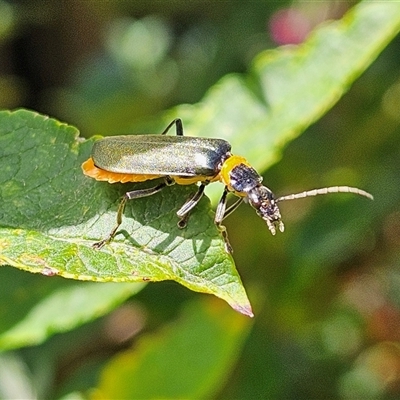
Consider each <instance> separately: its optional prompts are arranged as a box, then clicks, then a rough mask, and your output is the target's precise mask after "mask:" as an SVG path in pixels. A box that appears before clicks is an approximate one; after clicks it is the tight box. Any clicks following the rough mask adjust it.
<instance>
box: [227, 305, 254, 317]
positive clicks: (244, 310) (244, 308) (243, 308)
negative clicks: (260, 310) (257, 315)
mask: <svg viewBox="0 0 400 400" xmlns="http://www.w3.org/2000/svg"><path fill="white" fill-rule="evenodd" d="M231 307H232V308H233V309H234V310H235V311H238V312H240V313H241V314H244V315H247V316H248V317H250V318H253V317H254V314H253V310H252V308H251V305H250V303H248V304H245V305H241V304H231Z"/></svg>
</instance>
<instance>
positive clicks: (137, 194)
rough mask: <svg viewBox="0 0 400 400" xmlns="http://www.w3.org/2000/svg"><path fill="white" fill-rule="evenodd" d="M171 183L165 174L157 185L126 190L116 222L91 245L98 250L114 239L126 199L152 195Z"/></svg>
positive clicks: (172, 182)
mask: <svg viewBox="0 0 400 400" xmlns="http://www.w3.org/2000/svg"><path fill="white" fill-rule="evenodd" d="M173 184H174V181H173V180H172V179H171V178H170V177H169V176H167V177H165V179H164V182H162V183H160V184H159V185H157V186H154V187H152V188H148V189H138V190H132V191H130V192H126V193H125V195H124V197H123V198H122V200H121V202H120V203H119V206H118V211H117V223H116V224H115V226H114V228H113V229H112V230H111V232H110V234H109V235H108V236H107V237H106V238H105V239H103V240H100V241H99V242H96V243H94V244H93V247H94V248H95V249H97V250H99V249H101V248H102V247H103V246H104V245H105V244H107V243H110V242H111V241H112V240H113V239H114V237H115V235H116V234H117V231H118V228H119V227H120V225H121V223H122V216H123V215H124V210H125V205H126V202H127V201H128V200H133V199H140V198H141V197H147V196H152V195H153V194H156V193H158V192H159V191H160V190H162V189H164V188H165V187H166V186H171V185H173Z"/></svg>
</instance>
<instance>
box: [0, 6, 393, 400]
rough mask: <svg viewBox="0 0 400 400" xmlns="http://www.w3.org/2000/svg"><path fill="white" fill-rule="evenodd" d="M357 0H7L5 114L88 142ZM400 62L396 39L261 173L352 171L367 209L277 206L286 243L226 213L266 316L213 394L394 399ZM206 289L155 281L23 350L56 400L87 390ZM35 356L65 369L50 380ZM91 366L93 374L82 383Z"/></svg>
mask: <svg viewBox="0 0 400 400" xmlns="http://www.w3.org/2000/svg"><path fill="white" fill-rule="evenodd" d="M354 4H356V2H355V1H324V2H303V1H299V2H296V1H280V2H273V1H252V2H239V1H224V2H209V1H200V0H192V1H190V2H188V1H186V0H175V1H171V2H162V1H151V0H150V1H126V0H121V1H118V0H114V1H101V2H97V1H89V0H86V1H83V0H64V1H62V2H50V1H47V0H34V1H22V0H21V1H8V2H6V1H4V0H0V108H2V109H14V108H17V107H26V108H30V109H32V110H35V111H38V112H41V113H44V114H48V115H50V116H52V117H55V118H57V119H60V120H61V121H65V122H67V123H69V124H72V125H75V126H76V127H77V128H78V129H79V130H80V131H81V135H82V136H85V137H90V136H91V135H94V134H101V135H109V134H117V133H119V134H122V133H129V132H133V131H134V129H135V126H138V125H140V123H141V122H142V121H143V120H149V119H153V120H156V119H157V118H158V117H159V116H160V115H161V113H162V112H163V111H165V110H166V109H168V108H171V107H173V106H175V105H178V104H181V103H195V102H198V101H200V100H201V98H202V97H203V96H204V94H205V92H206V91H207V90H208V89H209V88H210V87H211V86H212V85H213V84H215V83H216V82H217V81H218V80H219V79H220V78H221V77H222V76H224V75H226V74H228V73H231V72H243V73H244V72H246V71H247V70H248V69H249V67H250V65H251V62H252V59H253V57H254V56H255V55H256V54H258V53H259V52H260V51H262V50H265V49H271V48H274V47H277V46H281V45H285V44H298V43H301V42H302V41H303V40H304V39H305V38H306V37H307V35H308V33H309V32H310V31H311V30H312V29H313V28H314V27H315V26H316V25H318V24H320V23H321V22H323V21H325V20H327V19H336V18H340V17H341V16H342V15H343V14H344V13H345V12H346V11H347V10H348V9H349V8H350V7H351V6H353V5H354ZM399 65H400V40H399V39H398V38H397V39H395V40H394V41H393V42H392V43H391V44H390V45H389V46H388V47H387V49H386V50H385V51H384V52H383V53H382V54H381V55H380V56H379V58H378V59H377V61H376V62H375V63H374V64H373V65H372V66H371V67H370V68H369V69H368V71H367V72H366V73H365V74H364V75H363V76H362V77H361V78H360V79H359V80H357V81H356V83H355V84H354V85H353V87H352V88H351V89H350V90H349V92H348V93H347V94H346V95H345V96H344V97H343V98H342V99H341V100H340V102H339V103H338V104H337V105H336V106H335V107H334V108H333V109H332V110H330V111H329V112H328V113H327V114H326V115H325V116H324V117H323V118H322V119H321V120H320V121H319V122H318V123H316V124H315V125H313V126H312V127H310V128H309V129H308V130H307V131H306V132H305V133H304V134H303V135H302V136H300V137H299V138H298V139H296V140H295V141H293V142H292V143H291V144H290V145H288V146H287V148H286V149H285V151H284V153H283V157H282V160H281V161H280V162H279V163H277V164H276V165H274V166H273V167H272V168H271V169H270V170H268V171H267V172H266V173H265V176H264V179H265V183H266V184H267V185H268V186H269V187H270V188H272V190H273V191H274V192H275V193H276V194H277V195H280V194H287V193H292V192H297V191H302V190H305V189H312V188H314V187H319V186H321V182H322V180H321V176H324V177H325V178H324V181H326V177H327V176H328V177H329V181H331V182H332V184H334V183H335V182H338V181H339V182H341V180H340V177H341V176H342V175H343V174H345V175H346V174H347V175H348V174H350V173H354V171H357V172H356V173H357V174H359V175H360V176H362V180H361V181H362V182H364V184H365V186H364V187H363V188H364V189H366V190H369V191H372V192H373V194H374V195H375V197H376V200H375V202H374V203H373V205H372V206H371V204H370V203H369V202H367V201H365V202H362V201H356V202H354V203H353V202H347V201H343V200H342V199H341V196H337V197H336V196H333V197H332V198H331V197H329V196H328V197H329V198H318V199H306V200H301V201H300V200H299V201H297V202H294V203H287V204H283V205H282V207H281V209H282V214H283V218H284V221H285V225H286V228H287V229H286V232H285V234H282V235H278V236H277V237H271V235H270V234H269V232H268V230H267V229H264V230H263V229H262V228H261V227H262V225H261V224H260V222H259V220H258V217H257V216H256V215H255V213H254V212H253V211H252V210H251V209H249V208H248V207H241V208H240V209H239V210H238V211H237V212H235V214H233V215H232V216H231V217H230V218H229V219H228V220H227V222H226V225H227V228H228V231H229V235H230V241H231V243H232V246H233V248H234V249H235V260H236V264H237V268H238V270H239V271H240V273H241V276H242V279H243V281H244V285H245V287H246V288H247V289H248V291H249V296H250V299H251V301H252V302H253V303H254V304H255V314H256V317H255V320H254V326H253V328H252V330H251V333H250V336H249V337H248V339H247V341H246V343H245V344H244V348H243V351H242V352H241V354H240V356H239V360H238V362H237V364H236V365H235V367H234V373H233V375H229V376H227V377H226V382H225V383H222V384H221V388H220V392H219V393H218V394H217V395H216V397H218V398H249V399H250V398H251V399H254V398H271V399H275V398H276V399H289V398H293V399H294V398H295V399H303V398H304V399H310V398H313V399H314V398H315V399H323V398H349V399H352V398H355V399H357V398H360V399H361V398H388V399H392V398H393V399H395V398H399V396H400V346H399V340H400V263H399V261H400V260H399V256H400V251H399V246H400V207H399V200H400V174H399V160H400V135H399V133H400V125H399V120H400V113H399V104H400V68H399ZM360 227H361V228H362V229H360ZM360 232H361V234H360ZM355 233H356V234H355ZM42 279H46V278H44V277H43V278H42ZM0 286H1V283H0ZM196 296H201V295H199V294H195V293H190V292H189V291H188V290H186V289H184V288H183V287H181V286H179V285H175V284H171V283H159V284H152V285H148V286H147V287H146V289H144V290H143V291H142V292H141V293H140V294H139V295H138V296H136V297H135V298H133V299H132V300H131V301H129V302H128V303H127V304H125V305H124V306H123V307H122V308H120V309H119V310H116V311H115V312H114V313H113V314H112V315H110V316H107V317H105V318H102V319H100V320H98V321H96V322H94V323H91V324H87V325H85V326H83V327H82V328H80V329H78V330H76V331H74V332H72V333H68V334H63V335H57V336H55V337H54V338H52V339H51V340H50V341H48V342H46V343H45V344H44V345H42V346H37V347H35V348H30V349H24V350H22V351H21V352H20V355H21V357H22V359H23V360H25V361H26V366H27V367H26V368H28V369H30V370H31V374H32V375H34V376H36V378H37V380H38V381H40V382H41V384H42V385H43V387H45V389H43V388H42V393H47V396H49V397H51V396H55V394H59V393H63V392H67V391H68V389H67V388H69V389H70V388H71V387H74V388H76V387H79V386H81V387H82V388H85V387H86V386H85V379H86V378H87V376H88V375H90V374H91V375H95V370H96V361H95V360H98V359H102V358H103V359H104V358H106V357H109V356H110V355H112V354H114V352H116V351H118V350H119V349H121V348H124V347H125V346H128V345H129V344H130V343H132V342H133V341H134V340H135V338H136V336H137V335H140V334H141V332H143V331H151V330H157V329H159V327H160V326H162V325H163V324H164V323H166V322H167V321H170V320H172V319H173V318H174V317H176V315H177V313H178V311H179V308H180V307H181V304H182V303H184V302H185V301H186V300H187V299H190V298H192V297H196ZM120 321H123V323H122V322H120ZM119 324H121V329H120V330H119V331H118V332H115V326H118V325H119ZM110 326H112V327H114V328H113V330H110V329H109V328H110ZM123 327H125V328H126V330H124V329H122V328H123ZM113 335H114V336H113ZM115 335H116V336H115ZM88 337H89V338H90V345H88ZM111 337H112V338H114V337H117V339H115V340H114V339H111ZM104 343H107V346H105V344H104ZM33 360H35V361H33ZM38 360H42V362H43V363H44V364H46V362H47V363H48V364H47V365H48V368H51V369H53V372H54V371H55V372H54V373H53V374H52V378H51V379H50V378H49V377H48V376H47V375H46V373H45V368H43V363H42V368H41V369H40V368H39V370H38V369H37V368H38V365H39V361H38ZM49 360H51V361H49ZM82 365H91V366H92V367H87V369H86V373H87V375H85V373H82V374H81V375H80V378H79V379H78V378H77V371H81V370H80V369H81V368H82ZM87 371H90V373H89V372H87ZM44 376H46V377H47V378H46V379H45V378H44ZM40 377H41V378H40ZM39 378H40V379H41V380H40V379H39ZM87 381H90V379H89V378H87Z"/></svg>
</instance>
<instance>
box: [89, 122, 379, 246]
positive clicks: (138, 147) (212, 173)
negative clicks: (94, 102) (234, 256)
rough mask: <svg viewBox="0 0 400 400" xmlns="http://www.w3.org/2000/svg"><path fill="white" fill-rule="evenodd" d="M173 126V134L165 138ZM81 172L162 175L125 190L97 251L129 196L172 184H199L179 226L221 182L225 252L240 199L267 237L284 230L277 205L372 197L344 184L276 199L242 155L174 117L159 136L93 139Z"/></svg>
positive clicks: (130, 178)
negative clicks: (188, 130)
mask: <svg viewBox="0 0 400 400" xmlns="http://www.w3.org/2000/svg"><path fill="white" fill-rule="evenodd" d="M173 125H175V129H176V135H175V136H166V134H167V132H168V131H169V130H170V128H171V127H172V126H173ZM82 170H83V173H84V174H85V175H87V176H89V177H91V178H94V179H96V180H98V181H107V182H109V183H116V182H122V183H126V182H143V181H147V180H152V179H157V178H162V179H163V181H162V182H161V183H158V184H157V185H155V186H153V187H150V188H147V189H137V190H132V191H129V192H126V193H125V195H124V197H123V198H122V200H121V202H120V204H119V206H118V211H117V222H116V225H115V226H114V227H113V229H112V230H111V232H110V234H109V235H108V236H107V238H105V239H104V240H101V241H99V242H97V243H95V244H94V245H93V247H95V248H97V249H100V248H102V247H103V246H104V245H105V244H106V243H109V242H110V241H111V240H112V239H113V238H114V236H115V235H116V233H117V230H118V228H119V226H120V225H121V223H122V216H123V213H124V209H125V204H126V202H127V201H128V200H132V199H138V198H141V197H146V196H151V195H153V194H156V193H158V192H159V191H160V190H162V189H163V188H165V187H166V186H171V185H173V184H175V183H176V184H178V185H191V184H198V188H197V191H196V192H195V193H194V194H193V195H192V196H191V197H189V199H187V201H186V202H185V203H184V204H183V205H182V207H181V208H180V209H179V210H178V211H177V216H178V218H179V222H178V226H179V227H180V228H184V227H185V226H186V225H187V221H188V217H189V213H190V211H191V210H192V209H193V208H194V207H195V206H196V205H197V204H198V203H199V201H200V199H201V198H202V196H203V194H204V189H205V187H206V186H207V185H208V184H209V183H212V182H215V181H220V182H222V183H223V184H224V186H225V188H224V190H223V193H222V196H221V199H220V201H219V203H218V206H217V209H216V212H215V219H214V221H215V224H216V226H217V227H218V229H219V231H220V232H221V234H222V236H223V238H224V240H225V244H226V246H225V247H226V250H227V252H229V253H231V252H232V247H231V245H230V244H229V241H228V235H227V232H226V228H225V227H224V226H223V225H222V221H223V220H224V219H225V218H226V217H227V216H228V215H230V214H231V213H232V212H233V211H235V210H236V209H237V208H238V206H239V205H240V204H241V203H242V202H243V201H245V202H248V203H249V204H250V205H251V206H252V207H253V208H254V209H255V211H256V213H257V215H259V216H260V217H261V218H262V219H263V220H264V221H265V222H266V224H267V226H268V229H269V230H270V232H271V233H272V235H275V234H276V231H277V230H279V231H280V232H283V231H284V224H283V222H282V218H281V213H280V210H279V207H278V203H279V202H282V201H284V200H293V199H299V198H303V197H308V196H316V195H321V194H328V193H354V194H357V195H361V196H364V197H367V198H369V199H373V196H372V195H371V194H370V193H368V192H366V191H364V190H361V189H358V188H354V187H349V186H332V187H325V188H320V189H314V190H308V191H305V192H301V193H296V194H290V195H287V196H282V197H278V198H275V196H274V194H273V193H272V191H271V190H270V189H269V188H268V187H266V186H263V185H262V177H261V176H260V175H259V174H258V173H257V171H256V170H255V169H254V168H253V167H252V166H251V165H250V164H249V162H248V161H247V160H246V159H245V158H244V157H241V156H236V155H233V154H232V153H231V145H230V144H229V143H228V142H227V141H226V140H223V139H210V138H198V137H190V136H184V134H183V126H182V121H181V119H179V118H177V119H174V120H173V121H172V122H171V123H170V124H169V125H168V126H167V128H166V129H165V130H164V131H163V132H162V133H161V135H125V136H110V137H105V138H103V139H100V140H98V141H96V142H95V143H94V145H93V148H92V154H91V157H90V158H89V159H88V160H87V161H85V162H84V163H83V164H82ZM229 193H233V194H234V195H236V196H237V197H238V199H237V200H236V201H235V202H234V203H233V204H231V205H230V206H229V207H227V197H228V194H229Z"/></svg>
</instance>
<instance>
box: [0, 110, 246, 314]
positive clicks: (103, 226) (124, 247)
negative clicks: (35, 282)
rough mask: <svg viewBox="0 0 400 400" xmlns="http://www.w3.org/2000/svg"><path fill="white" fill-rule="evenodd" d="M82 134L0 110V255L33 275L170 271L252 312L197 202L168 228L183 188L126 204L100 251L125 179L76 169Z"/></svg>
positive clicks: (88, 276) (142, 275)
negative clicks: (113, 180)
mask: <svg viewBox="0 0 400 400" xmlns="http://www.w3.org/2000/svg"><path fill="white" fill-rule="evenodd" d="M92 143H93V142H92V140H89V141H84V142H82V141H79V140H78V131H77V130H76V129H75V128H73V127H71V126H68V125H66V124H61V123H60V122H58V121H56V120H54V119H50V118H47V117H44V116H41V115H39V114H37V113H33V112H29V111H26V110H19V111H15V112H1V113H0V168H1V170H2V171H3V173H2V175H1V177H0V198H1V203H0V221H1V228H0V263H1V264H9V265H11V266H14V267H17V268H20V269H23V270H26V271H30V272H34V273H42V274H43V275H48V276H54V275H59V276H63V277H65V278H72V279H79V280H91V281H98V282H106V281H112V282H144V281H146V282H147V281H162V280H175V281H177V282H179V283H181V284H183V285H185V286H187V287H188V288H190V289H192V290H196V291H199V292H205V293H212V294H214V295H216V296H218V297H221V298H222V299H224V300H226V301H227V302H228V303H229V304H230V305H231V306H232V307H233V308H235V309H236V310H238V311H240V312H243V313H244V314H247V315H252V312H251V307H250V304H249V301H248V299H247V296H246V293H245V291H244V288H243V286H242V284H241V281H240V277H239V275H238V273H237V271H236V269H235V267H234V264H233V260H232V258H231V256H230V255H228V254H226V252H225V250H224V243H223V241H222V240H221V239H220V237H219V232H218V230H217V229H216V227H215V226H214V223H213V220H212V216H211V215H210V213H209V211H208V210H207V208H208V206H209V205H208V204H207V201H206V199H205V200H204V201H202V202H201V204H200V206H199V207H198V208H197V210H196V211H195V212H194V213H193V215H192V216H191V220H190V224H189V227H188V229H185V230H180V229H178V228H177V226H176V223H177V217H176V214H175V213H176V210H177V206H176V205H177V204H180V203H183V201H184V199H185V198H186V197H187V196H188V195H189V193H190V192H191V191H193V189H191V188H179V187H176V188H169V189H167V190H165V192H164V193H162V194H161V195H159V196H158V195H157V196H153V198H151V199H150V200H147V199H146V201H142V200H137V201H132V202H130V204H128V207H127V210H126V215H127V217H126V218H125V219H124V223H123V225H122V227H121V228H122V230H123V232H124V235H118V236H117V237H116V239H115V240H114V241H113V242H112V243H111V244H109V245H107V246H105V247H104V249H102V250H101V251H97V250H94V249H93V248H92V247H91V245H92V244H93V243H94V242H95V241H98V240H99V239H101V238H104V237H105V236H106V235H107V234H108V232H109V231H110V229H111V228H112V226H113V225H114V224H115V220H116V207H117V203H118V201H119V198H120V197H121V195H122V194H123V193H124V192H125V191H126V190H127V188H126V185H125V186H124V185H110V184H108V183H104V182H96V181H94V180H92V179H89V178H87V177H85V176H84V175H83V174H82V171H81V167H80V165H81V163H82V162H83V161H84V160H86V159H87V158H88V157H89V155H90V150H91V146H92Z"/></svg>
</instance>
